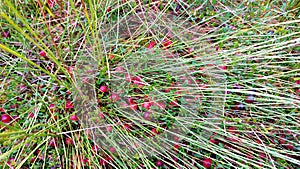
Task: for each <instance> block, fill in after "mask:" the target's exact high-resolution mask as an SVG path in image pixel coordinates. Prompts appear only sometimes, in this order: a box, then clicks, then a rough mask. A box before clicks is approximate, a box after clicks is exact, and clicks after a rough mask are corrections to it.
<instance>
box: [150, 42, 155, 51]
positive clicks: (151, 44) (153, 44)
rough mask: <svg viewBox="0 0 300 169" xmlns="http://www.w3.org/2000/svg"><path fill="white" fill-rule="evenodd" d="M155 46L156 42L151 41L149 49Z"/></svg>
mask: <svg viewBox="0 0 300 169" xmlns="http://www.w3.org/2000/svg"><path fill="white" fill-rule="evenodd" d="M154 46H155V42H153V41H151V42H150V43H149V46H148V49H152V48H153V47H154Z"/></svg>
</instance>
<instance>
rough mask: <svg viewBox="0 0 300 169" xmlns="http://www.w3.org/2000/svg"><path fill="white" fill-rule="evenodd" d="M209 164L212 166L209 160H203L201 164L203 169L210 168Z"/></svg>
mask: <svg viewBox="0 0 300 169" xmlns="http://www.w3.org/2000/svg"><path fill="white" fill-rule="evenodd" d="M211 164H212V160H211V159H209V158H206V159H205V160H203V163H202V165H203V167H205V168H210V166H211Z"/></svg>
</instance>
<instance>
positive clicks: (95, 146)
mask: <svg viewBox="0 0 300 169" xmlns="http://www.w3.org/2000/svg"><path fill="white" fill-rule="evenodd" d="M99 149H100V148H99V146H97V145H94V146H92V151H93V152H95V153H97V152H98V151H99Z"/></svg>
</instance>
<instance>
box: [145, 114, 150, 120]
mask: <svg viewBox="0 0 300 169" xmlns="http://www.w3.org/2000/svg"><path fill="white" fill-rule="evenodd" d="M150 115H151V112H145V113H144V119H145V120H150Z"/></svg>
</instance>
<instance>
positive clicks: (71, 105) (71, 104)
mask: <svg viewBox="0 0 300 169" xmlns="http://www.w3.org/2000/svg"><path fill="white" fill-rule="evenodd" d="M65 108H66V109H72V108H74V106H73V103H72V102H71V101H70V100H67V101H66V106H65Z"/></svg>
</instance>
